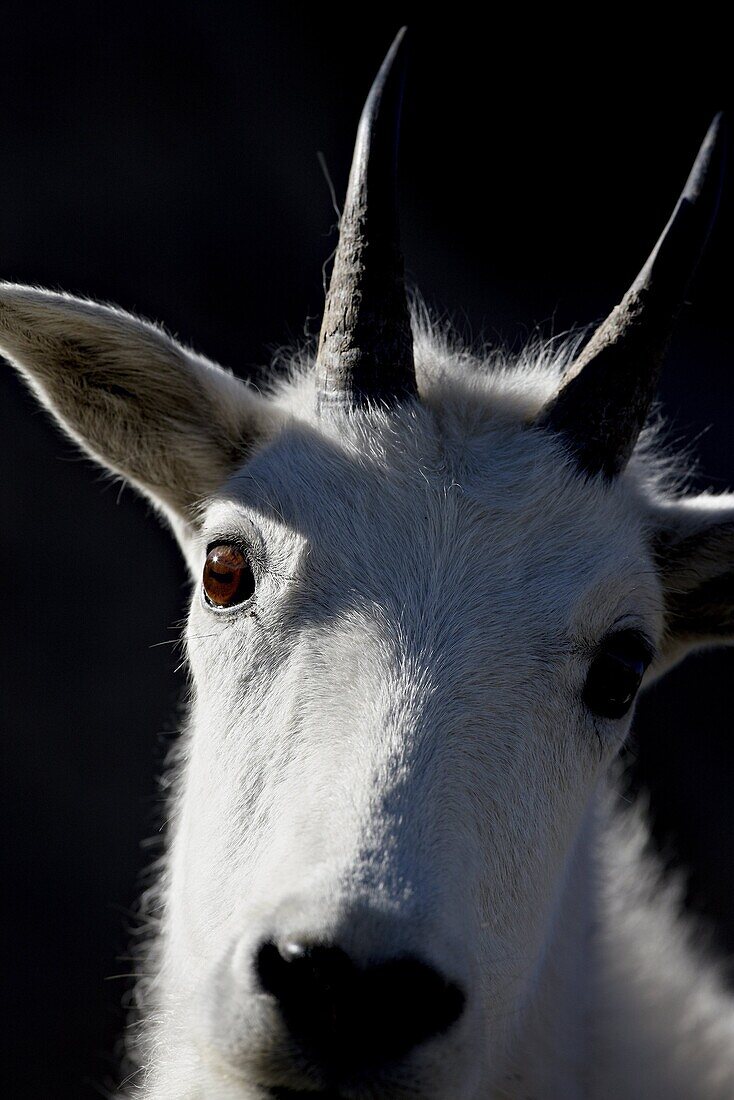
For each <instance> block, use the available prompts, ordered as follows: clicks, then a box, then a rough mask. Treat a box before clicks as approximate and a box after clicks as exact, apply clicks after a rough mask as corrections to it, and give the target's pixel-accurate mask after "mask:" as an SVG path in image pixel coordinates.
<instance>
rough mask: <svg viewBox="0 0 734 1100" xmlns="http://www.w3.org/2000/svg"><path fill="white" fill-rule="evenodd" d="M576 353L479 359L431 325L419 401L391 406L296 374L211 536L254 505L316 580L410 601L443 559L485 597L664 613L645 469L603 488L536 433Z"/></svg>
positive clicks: (227, 492)
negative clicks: (357, 399)
mask: <svg viewBox="0 0 734 1100" xmlns="http://www.w3.org/2000/svg"><path fill="white" fill-rule="evenodd" d="M419 331H421V330H419ZM574 352H575V345H573V344H571V345H568V344H567V345H566V346H564V347H561V348H560V349H559V348H556V349H550V348H548V347H536V348H530V349H527V350H526V351H525V352H523V353H522V354H521V355H519V356H517V357H516V358H515V359H514V360H512V359H510V358H509V357H502V356H499V355H497V356H494V357H492V358H490V359H485V360H480V359H477V358H473V357H471V356H470V355H468V354H467V353H466V352H465V351H453V350H452V349H451V347H450V345H449V344H448V342H447V341H446V340H442V339H441V338H439V337H437V336H436V335H435V333H431V332H430V331H428V330H426V329H423V330H422V332H421V335H420V336H419V339H418V340H417V342H416V373H417V378H418V384H419V390H420V396H421V399H420V402H410V403H407V404H406V405H405V406H404V407H402V408H398V409H391V410H385V409H380V408H373V409H370V410H367V411H362V410H360V411H357V412H353V411H351V410H349V409H346V408H344V407H343V406H341V405H339V404H335V405H333V406H328V407H323V406H322V407H321V408H319V405H318V400H317V393H316V389H315V384H314V376H313V372H312V371H311V370H310V369H309V367H308V366H306V368H305V369H303V370H300V371H299V370H296V371H294V372H293V375H292V377H291V379H290V380H289V382H288V383H287V384H285V385H284V384H282V383H281V384H280V385H279V386H278V387H277V388H276V391H275V400H276V401H277V402H278V404H279V406H280V407H281V409H282V410H283V411H284V412H286V413H287V414H288V425H287V427H285V428H284V429H283V431H282V432H281V434H280V435H279V436H278V437H277V438H276V439H275V440H273V441H272V442H271V443H270V444H269V445H268V446H267V447H266V448H264V449H263V450H262V451H261V452H260V453H259V454H258V455H257V456H256V457H255V458H254V459H253V460H252V461H251V462H250V463H248V464H247V466H246V467H244V468H243V469H242V470H241V471H240V472H239V473H238V474H237V475H236V476H235V477H234V478H233V479H232V480H231V481H230V482H229V483H228V485H227V486H226V487H225V488H224V490H223V492H222V493H221V494H220V496H219V500H218V502H217V503H216V504H215V505H214V507H213V509H212V510H211V513H210V517H209V522H208V523H207V525H206V527H207V528H208V529H209V530H211V527H212V525H214V526H216V525H217V524H220V525H221V523H226V522H227V519H226V517H227V511H228V508H231V506H232V505H235V507H236V508H237V509H241V508H244V509H245V510H246V511H248V512H251V513H254V516H255V520H256V522H258V523H260V524H265V525H266V526H267V525H269V526H270V527H271V528H276V529H278V530H279V531H280V532H281V535H282V534H283V533H284V532H291V533H293V534H297V535H298V536H299V539H300V540H301V541H302V543H303V544H304V545H305V546H307V547H308V554H309V556H310V558H311V562H312V567H313V569H314V570H317V569H318V567H319V563H320V567H321V572H330V574H331V575H332V576H333V577H334V578H335V579H336V578H338V583H340V584H341V585H344V584H346V583H350V584H357V585H358V586H362V588H363V589H364V590H365V591H367V590H371V595H373V596H374V597H375V598H376V597H377V594H378V591H379V590H382V592H385V591H386V590H388V589H389V587H390V585H391V584H392V585H394V587H395V589H396V593H395V594H396V596H398V595H399V592H402V593H403V595H405V594H406V588H410V587H411V586H412V584H413V582H414V580H415V579H416V577H417V575H418V574H420V573H421V571H423V573H425V570H426V569H427V568H428V567H429V565H430V566H431V568H432V569H433V570H434V573H435V569H436V566H437V563H439V562H443V563H444V576H443V577H442V578H439V576H438V575H436V576H435V580H436V583H437V584H440V582H441V580H444V581H445V580H447V579H448V574H449V573H451V575H452V576H451V579H452V580H453V581H455V580H456V573H457V570H461V572H462V573H463V575H464V578H465V580H466V579H467V578H468V577H469V576H470V575H471V584H472V586H473V588H474V590H475V592H476V594H477V595H480V592H481V591H482V590H484V594H485V595H486V594H488V592H489V590H490V589H492V588H496V587H497V586H498V585H504V591H505V593H506V591H507V589H508V587H511V588H514V589H515V590H516V591H517V593H518V595H520V594H521V595H522V599H523V600H524V601H525V603H526V604H527V601H528V598H529V597H531V598H532V595H533V590H534V589H544V591H543V594H542V595H543V598H542V599H540V603H541V604H542V605H543V606H544V607H545V608H546V610H549V609H550V605H551V604H552V603H553V599H552V597H553V595H554V592H555V595H556V597H557V604H558V607H557V610H558V611H559V613H562V614H564V615H565V614H566V613H570V612H571V610H572V608H573V609H577V607H578V605H579V601H581V602H583V597H584V594H586V593H588V592H589V590H590V589H591V588H592V587H593V588H594V589H595V590H596V591H597V593H602V592H603V593H605V598H606V602H608V603H609V608H608V611H607V614H606V615H605V616H603V617H608V616H609V615H611V614H613V613H614V607H615V606H616V605H617V604H619V605H620V606H622V605H623V604H624V603H625V601H626V602H627V604H628V605H630V604H631V603H635V604H636V605H637V604H639V605H640V607H641V614H642V616H643V618H644V617H647V618H648V619H650V618H653V619H654V618H655V617H656V616H657V604H658V602H659V600H658V594H657V583H656V581H655V579H654V577H653V576H652V569H651V566H650V560H649V555H648V551H647V547H646V542H645V506H644V502H645V495H646V491H647V490H646V486H647V482H648V480H649V479H648V478H647V476H646V475H645V474H644V473H643V471H644V470H645V463H644V462H641V461H637V462H633V463H632V464H631V465H630V467H629V469H628V471H626V473H625V475H623V476H621V477H620V478H618V479H616V481H614V482H612V483H609V482H606V481H604V480H603V479H601V478H593V479H590V478H587V477H586V476H584V475H583V474H581V473H580V472H579V471H578V469H577V468H576V466H575V464H574V462H573V460H572V459H571V457H570V456H569V455H568V454H567V452H566V451H565V449H564V447H563V444H562V441H561V440H560V439H559V438H558V437H556V436H553V435H552V434H550V433H548V432H546V431H540V430H536V429H533V427H532V424H533V421H534V419H535V417H536V415H537V412H538V411H539V409H540V408H542V406H543V405H544V403H545V402H546V401H547V400H548V398H549V396H550V395H551V394H552V393H553V392H554V391H555V389H556V388H557V386H558V381H559V377H560V374H561V373H562V371H563V369H564V367H565V365H566V364H567V362H568V360H569V359H570V358H571V357H572V356H573V354H574ZM225 502H227V503H226V504H225ZM386 563H387V564H388V565H389V568H387V567H386ZM461 587H462V586H459V591H460V590H461ZM463 587H465V585H464V586H463ZM538 597H539V598H540V592H538ZM602 629H603V627H602Z"/></svg>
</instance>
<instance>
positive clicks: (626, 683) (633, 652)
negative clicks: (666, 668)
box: [584, 631, 650, 718]
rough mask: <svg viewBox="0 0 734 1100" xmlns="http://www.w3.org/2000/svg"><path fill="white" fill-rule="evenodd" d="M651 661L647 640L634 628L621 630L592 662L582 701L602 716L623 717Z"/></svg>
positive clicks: (608, 639) (605, 644)
mask: <svg viewBox="0 0 734 1100" xmlns="http://www.w3.org/2000/svg"><path fill="white" fill-rule="evenodd" d="M649 663H650V654H649V650H648V647H647V643H646V642H645V641H644V639H643V638H642V637H641V636H640V635H639V634H637V633H636V632H635V631H620V632H619V633H618V634H613V635H611V637H609V638H607V639H606V641H605V642H604V643H603V645H602V648H601V649H600V651H599V652H598V653H597V655H596V657H595V658H594V660H593V661H592V663H591V667H590V668H589V673H588V676H587V678H586V684H585V686H584V702H585V703H586V705H587V707H588V708H589V710H591V711H593V713H594V714H597V715H599V717H602V718H622V717H623V716H624V715H625V714H626V713H627V711H628V710H629V708H630V707H631V706H632V703H633V702H634V698H635V696H636V694H637V691H638V688H639V686H640V683H641V682H642V677H643V676H644V675H645V669H646V668H647V666H648V664H649Z"/></svg>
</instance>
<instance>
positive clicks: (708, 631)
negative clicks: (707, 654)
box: [654, 493, 734, 666]
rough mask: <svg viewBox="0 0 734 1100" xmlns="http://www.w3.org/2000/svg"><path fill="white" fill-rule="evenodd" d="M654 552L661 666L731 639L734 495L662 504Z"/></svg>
mask: <svg viewBox="0 0 734 1100" xmlns="http://www.w3.org/2000/svg"><path fill="white" fill-rule="evenodd" d="M654 551H655V558H656V562H657V566H658V569H659V572H660V577H661V579H662V584H663V591H664V596H665V637H664V642H663V653H662V659H663V664H664V665H665V666H669V665H671V664H673V663H675V662H676V661H678V660H680V659H681V658H682V657H684V656H685V655H686V653H688V652H689V651H690V650H691V649H695V648H697V647H700V646H705V645H721V644H722V643H731V642H734V494H731V493H727V494H724V495H721V496H713V495H709V494H704V495H702V496H699V497H693V498H688V499H683V500H679V501H676V502H672V503H669V504H666V505H664V506H663V507H662V508H660V510H659V511H658V513H657V515H656V531H655V535H654Z"/></svg>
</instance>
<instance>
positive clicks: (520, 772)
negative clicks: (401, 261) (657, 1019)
mask: <svg viewBox="0 0 734 1100" xmlns="http://www.w3.org/2000/svg"><path fill="white" fill-rule="evenodd" d="M501 404H502V402H501V398H500V396H499V394H494V395H493V397H492V400H491V412H490V409H489V408H488V409H487V416H486V418H485V419H482V418H481V417H478V426H477V429H476V432H475V434H474V435H473V436H472V438H471V439H470V440H467V438H466V434H465V431H463V432H462V430H461V426H458V427H457V424H458V422H459V421H460V410H459V409H452V407H451V402H450V400H448V398H447V395H442V397H441V399H440V401H438V402H437V405H436V408H435V410H430V409H426V408H423V409H411V410H410V412H408V411H406V412H405V413H403V414H400V413H398V414H390V415H385V414H380V413H376V414H373V415H369V414H365V415H364V416H361V417H359V418H357V419H355V418H346V417H340V416H335V417H334V418H332V419H331V420H330V421H329V424H328V427H329V429H330V430H329V431H325V430H322V432H321V433H320V434H319V435H318V436H317V435H316V433H315V432H305V431H303V430H297V429H292V430H287V431H286V432H285V433H284V434H283V436H282V437H281V438H280V439H279V440H278V441H277V442H275V443H273V444H272V445H271V446H270V447H269V448H268V449H266V450H264V451H263V452H262V453H261V454H260V455H259V456H258V457H257V458H256V459H255V460H254V461H253V462H251V463H250V464H249V466H247V467H245V469H244V470H242V472H241V473H240V474H239V475H238V476H236V477H235V478H234V479H233V480H232V481H231V482H230V483H229V484H228V486H227V487H226V488H225V490H224V491H223V492H222V493H221V494H220V498H219V499H218V500H217V501H216V502H215V503H213V504H212V506H211V507H210V509H209V512H208V514H207V517H206V521H205V522H204V524H203V527H202V532H201V538H200V543H199V546H200V550H199V554H200V560H201V562H202V568H203V563H204V560H205V558H206V553H207V548H211V547H216V546H218V545H220V546H221V545H224V546H231V547H235V548H237V550H238V551H240V552H241V553H242V554H243V555H244V556H245V558H246V559H247V561H248V562H249V563H251V568H252V572H253V574H254V581H253V583H249V582H248V585H247V586H246V588H245V589H244V592H245V593H246V598H244V599H243V600H242V602H236V603H234V604H233V605H232V606H230V607H225V608H220V607H217V606H212V604H211V601H210V600H209V599H208V598H207V595H206V591H205V589H204V586H203V585H201V586H200V589H199V591H198V592H197V593H196V595H195V597H194V600H193V603H192V608H191V615H190V620H189V628H188V648H189V655H190V663H191V668H192V671H193V677H194V698H195V702H194V714H193V728H194V729H195V730H196V731H197V732H196V738H195V740H194V742H193V744H192V746H191V760H190V763H189V771H188V776H187V780H186V786H185V789H184V793H183V807H182V816H181V824H180V828H179V831H178V835H177V840H176V848H175V850H174V863H173V865H174V895H173V898H172V902H171V905H172V908H171V914H172V917H174V918H175V922H174V925H173V927H172V931H171V944H170V952H171V965H172V966H174V967H175V968H176V969H177V970H178V971H179V979H178V980H180V982H181V988H182V989H184V990H186V992H185V996H184V1001H185V1003H189V1004H195V1003H197V1002H200V1001H201V999H202V998H201V990H202V988H205V989H206V995H205V997H204V1000H203V1021H202V1020H201V1018H200V1019H199V1021H198V1022H197V1024H196V1025H195V1026H196V1027H199V1028H201V1031H200V1033H199V1038H198V1040H197V1041H198V1042H199V1043H201V1044H203V1047H202V1049H203V1051H204V1057H205V1058H206V1057H210V1058H211V1059H212V1061H213V1063H215V1064H221V1063H224V1064H226V1065H227V1067H228V1068H229V1069H230V1070H236V1071H239V1072H241V1073H242V1074H243V1075H244V1078H245V1079H246V1080H247V1081H252V1082H255V1083H257V1084H259V1085H263V1086H280V1087H285V1088H290V1089H292V1090H296V1091H297V1090H299V1089H306V1088H314V1087H315V1088H320V1089H322V1090H333V1091H334V1092H335V1093H338V1094H339V1095H344V1096H355V1097H357V1096H361V1095H370V1096H373V1095H384V1096H390V1097H392V1096H400V1095H403V1091H402V1089H403V1088H404V1089H405V1095H408V1094H410V1095H416V1094H419V1095H424V1096H426V1097H429V1096H430V1097H434V1096H435V1097H436V1098H438V1097H442V1098H443V1097H447V1096H456V1097H463V1096H472V1095H474V1094H475V1091H476V1089H477V1086H478V1082H479V1081H480V1080H481V1076H482V1072H483V1066H482V1062H483V1059H488V1061H489V1064H490V1067H492V1066H494V1065H496V1064H497V1063H498V1062H501V1059H502V1055H503V1052H504V1051H505V1049H506V1048H507V1045H508V1042H509V1040H510V1038H511V1036H512V1034H513V1032H514V1029H515V1028H516V1027H517V1026H518V1023H519V1022H520V1021H521V1019H522V1017H523V1013H524V1011H525V1008H526V1005H527V1003H528V997H529V992H530V990H532V988H533V987H534V985H535V984H536V983H537V981H538V978H539V974H540V971H541V969H542V965H543V959H544V957H545V954H546V952H547V951H548V950H549V948H550V947H551V945H552V940H553V934H554V909H555V906H556V902H557V898H558V894H559V890H560V884H561V882H562V880H563V876H564V867H565V865H566V864H567V862H568V861H569V859H570V858H572V848H573V838H574V836H575V835H576V833H577V832H578V826H579V821H580V818H581V817H582V815H583V813H584V810H585V806H586V804H587V802H588V799H589V795H590V792H591V791H592V789H593V787H594V783H595V780H596V778H597V776H598V775H599V772H600V769H601V768H603V767H604V766H605V765H606V764H608V762H609V759H610V757H611V756H612V754H613V753H614V751H615V749H616V748H617V747H618V746H619V743H620V739H621V738H622V737H623V736H624V733H625V731H626V729H627V725H628V722H629V718H630V709H629V707H628V706H624V705H622V707H621V708H618V709H622V711H623V713H621V714H619V713H617V712H616V711H615V713H614V714H613V715H612V716H609V715H607V714H605V713H600V712H599V711H600V710H601V711H603V709H604V700H603V692H604V690H605V689H606V690H608V692H609V694H610V695H613V694H614V693H615V692H619V691H620V685H621V690H624V691H627V690H630V694H631V695H633V694H634V689H635V687H636V681H635V672H634V671H633V672H632V676H631V678H632V681H634V682H633V683H632V684H631V685H630V671H629V666H630V664H632V665H635V667H636V662H640V661H643V660H645V659H646V656H647V654H648V652H651V651H652V648H653V647H654V646H655V644H656V642H657V639H658V637H659V633H660V623H661V610H660V609H661V596H660V583H659V581H658V580H657V577H656V574H655V571H654V569H653V567H652V562H651V557H650V552H649V549H648V548H647V546H646V541H645V538H644V532H643V524H642V521H641V515H640V513H639V509H637V508H636V507H635V506H634V503H633V502H632V501H631V500H630V491H629V488H628V487H627V486H623V485H620V484H614V485H612V486H605V485H604V484H596V483H592V482H588V481H584V480H583V479H581V478H580V477H579V476H578V475H577V473H576V472H575V471H574V470H573V469H571V468H570V466H569V464H568V463H567V462H565V461H564V457H563V454H562V451H561V448H560V447H559V445H558V443H557V442H556V440H554V439H553V438H552V437H550V436H548V435H546V434H545V433H538V432H528V431H526V430H524V429H523V428H522V427H521V426H519V425H516V426H514V427H513V426H511V425H510V424H508V422H507V421H504V422H503V417H502V410H501ZM477 412H478V410H477V403H476V401H475V403H474V414H475V415H476V414H477ZM396 415H397V421H396ZM322 425H323V421H322ZM462 436H463V438H462ZM215 598H216V594H215ZM615 639H618V640H619V639H621V642H618V646H617V648H618V649H620V653H621V656H620V659H619V661H618V666H619V667H612V668H611V670H609V669H608V668H606V670H605V668H602V666H603V665H604V661H605V654H606V653H607V651H608V650H610V649H611V650H612V651H614V644H613V643H614V640H615ZM625 647H626V648H625ZM607 663H609V660H608V661H607ZM611 663H612V665H614V662H613V661H612V662H611ZM595 668H596V669H597V670H599V669H600V668H601V674H602V678H603V677H604V676H606V677H607V680H608V684H606V683H605V684H602V685H601V687H600V688H599V698H598V699H594V700H593V701H592V703H593V705H590V702H589V700H588V698H587V697H588V692H587V691H586V685H587V684H588V683H589V678H590V675H591V676H593V670H594V669H595ZM615 677H616V678H615ZM597 678H598V674H597ZM629 701H630V703H631V698H630V700H629ZM610 705H611V704H610ZM594 707H596V708H597V712H595V710H594ZM192 956H193V957H194V958H196V959H198V960H201V965H200V966H197V967H196V968H192V965H191V958H192ZM207 975H208V976H207ZM480 1036H481V1037H482V1042H481V1043H480V1042H479V1037H480ZM212 1052H213V1053H212ZM362 1088H364V1089H365V1090H366V1091H364V1092H363V1091H362Z"/></svg>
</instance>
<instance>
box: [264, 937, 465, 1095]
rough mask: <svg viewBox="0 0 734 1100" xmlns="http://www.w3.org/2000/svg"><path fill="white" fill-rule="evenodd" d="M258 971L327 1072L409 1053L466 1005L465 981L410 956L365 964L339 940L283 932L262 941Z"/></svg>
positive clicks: (375, 1064) (296, 1035)
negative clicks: (317, 941) (305, 939)
mask: <svg viewBox="0 0 734 1100" xmlns="http://www.w3.org/2000/svg"><path fill="white" fill-rule="evenodd" d="M255 970H256V974H257V979H258V981H259V983H260V987H261V989H262V990H263V991H264V992H265V993H268V994H270V995H271V996H272V997H273V998H274V999H275V1001H276V1002H277V1005H278V1009H279V1011H280V1014H281V1016H282V1018H283V1021H284V1024H285V1026H286V1027H287V1029H288V1032H289V1034H290V1036H291V1038H292V1040H293V1041H294V1042H295V1043H296V1044H297V1045H298V1047H299V1048H300V1049H301V1050H302V1051H303V1052H304V1054H307V1056H308V1059H309V1062H311V1063H312V1064H315V1065H317V1066H318V1067H319V1069H320V1070H321V1071H322V1072H324V1073H325V1074H326V1075H327V1076H328V1077H336V1078H338V1077H340V1076H341V1075H342V1074H346V1075H352V1074H354V1073H355V1072H359V1071H360V1070H364V1069H365V1068H374V1069H378V1068H380V1067H381V1066H382V1065H384V1064H386V1063H390V1062H394V1061H395V1060H397V1059H400V1058H403V1057H405V1055H407V1054H408V1053H409V1052H410V1051H411V1050H412V1049H413V1048H414V1047H416V1046H418V1044H420V1043H423V1042H425V1041H426V1040H428V1039H431V1038H433V1037H434V1036H437V1035H439V1034H441V1033H442V1032H445V1031H447V1030H448V1029H449V1028H450V1027H451V1026H452V1024H454V1023H455V1022H456V1021H457V1020H458V1019H459V1017H460V1016H461V1014H462V1012H463V1010H464V1003H465V995H464V993H463V991H462V990H461V988H460V987H459V986H458V985H457V984H456V983H455V982H452V981H450V980H448V979H447V978H445V977H444V976H443V975H442V974H440V973H439V972H438V971H437V970H434V969H433V968H432V967H431V966H428V965H427V964H426V963H424V962H422V961H421V960H420V959H417V958H413V957H410V956H407V957H401V958H394V959H387V960H384V961H380V962H376V963H372V964H371V965H368V966H365V965H359V964H357V963H356V962H355V961H354V960H353V959H352V958H350V956H349V955H348V954H347V952H346V951H344V950H343V949H342V948H341V947H339V946H336V945H328V944H308V943H304V942H301V941H299V940H298V939H297V938H293V939H289V938H288V937H284V938H282V939H280V940H279V942H278V943H275V942H273V941H272V940H268V941H267V942H265V943H263V944H262V945H261V947H260V948H259V950H258V952H257V955H256V959H255Z"/></svg>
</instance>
